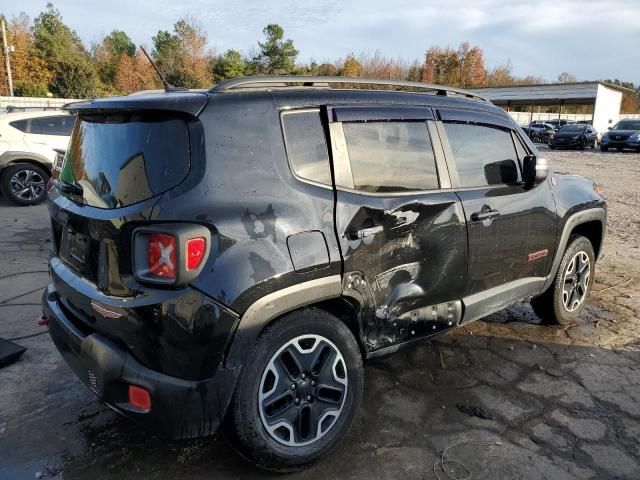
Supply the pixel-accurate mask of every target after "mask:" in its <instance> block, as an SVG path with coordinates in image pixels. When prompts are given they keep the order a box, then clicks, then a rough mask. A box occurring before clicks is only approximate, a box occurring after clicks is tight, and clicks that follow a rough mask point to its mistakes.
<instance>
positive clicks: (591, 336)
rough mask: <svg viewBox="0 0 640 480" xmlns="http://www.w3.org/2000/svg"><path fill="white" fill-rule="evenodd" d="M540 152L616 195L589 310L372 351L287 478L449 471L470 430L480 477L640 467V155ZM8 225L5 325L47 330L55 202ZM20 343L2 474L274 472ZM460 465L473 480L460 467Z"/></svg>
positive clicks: (1, 433) (3, 406) (525, 314)
mask: <svg viewBox="0 0 640 480" xmlns="http://www.w3.org/2000/svg"><path fill="white" fill-rule="evenodd" d="M543 151H544V153H545V154H546V155H547V156H548V157H549V158H551V159H552V161H553V164H554V167H555V168H556V170H557V171H568V172H571V173H576V174H581V175H586V176H589V177H591V178H593V179H594V180H595V181H596V182H598V183H599V184H601V185H602V187H603V191H604V193H605V195H606V196H607V198H608V201H609V228H608V237H607V240H606V243H605V248H604V258H603V259H602V261H601V263H599V265H598V269H597V273H596V282H595V284H594V288H593V294H592V296H591V298H590V300H589V303H588V305H587V309H586V313H585V315H584V316H583V318H582V319H581V320H580V321H579V322H578V323H577V324H575V325H572V326H570V327H548V326H541V325H538V321H537V319H536V318H535V316H534V315H533V313H532V311H531V308H530V307H529V306H528V305H527V304H520V305H516V306H513V307H510V308H508V309H506V310H504V311H502V312H499V313H498V314H495V315H492V316H490V317H487V318H485V319H483V320H482V321H478V322H475V323H473V324H471V325H469V326H467V327H465V328H462V329H458V330H456V331H454V332H451V333H450V334H447V335H444V336H441V337H439V338H438V339H436V340H434V341H433V342H431V343H428V344H424V345H420V346H418V347H416V348H413V349H411V350H407V351H404V352H403V353H400V354H398V355H396V356H393V357H390V358H387V359H384V360H377V361H374V362H369V363H368V364H367V366H366V369H365V375H366V386H365V395H364V401H363V406H362V413H361V415H360V417H359V418H358V420H357V422H356V425H355V427H354V429H353V430H352V432H351V433H350V434H349V436H348V437H347V439H346V440H345V441H344V442H343V444H342V445H341V448H339V449H338V450H337V451H336V453H335V454H334V455H333V456H332V457H331V458H328V459H326V460H324V461H321V462H320V463H318V464H317V465H315V466H314V467H312V468H310V469H309V470H307V471H305V472H304V473H300V474H292V475H290V476H288V478H291V479H298V478H304V479H305V480H313V479H325V478H345V479H347V478H349V479H351V478H354V479H355V478H375V479H405V478H406V479H437V478H440V479H444V478H448V477H445V475H444V473H443V472H442V470H441V467H439V466H437V465H436V466H435V467H434V463H435V462H436V461H437V460H438V459H440V458H441V454H442V451H443V450H444V449H445V448H446V447H448V446H451V445H455V444H458V443H460V442H472V443H464V444H462V445H457V446H454V447H452V448H451V449H449V450H448V451H447V458H453V459H457V460H458V461H460V462H462V463H463V464H464V465H465V466H466V468H468V469H469V470H470V472H471V474H472V475H473V478H474V479H496V478H505V479H506V478H522V479H541V478H548V479H553V480H557V479H571V478H580V479H586V478H598V479H609V478H611V479H614V478H617V479H633V480H636V479H638V478H640V441H639V438H640V281H639V280H638V278H640V208H639V205H640V201H639V199H640V198H639V193H638V190H637V185H638V184H640V155H638V154H628V153H607V154H602V153H599V152H597V151H596V152H591V151H587V152H564V151H562V152H560V151H548V150H546V149H543ZM0 225H2V228H1V229H0V254H1V255H2V259H3V261H2V262H0V337H4V338H13V337H17V336H24V335H30V334H33V333H39V332H41V331H43V327H38V326H37V325H36V324H35V319H36V317H37V316H38V315H39V314H40V308H39V302H40V292H41V289H42V288H43V287H44V285H45V284H46V283H47V281H48V278H47V274H46V256H47V250H48V248H49V247H48V220H47V215H46V209H45V208H44V207H43V206H39V207H31V208H21V209H18V208H15V207H12V206H9V205H7V204H6V203H5V202H4V200H2V199H1V198H0ZM625 282H626V283H625ZM621 284H622V285H621ZM18 343H20V344H22V345H24V346H26V347H28V349H29V350H28V351H27V352H26V353H25V355H24V356H23V358H22V359H21V360H20V361H19V362H17V363H16V364H14V365H11V366H9V367H5V368H2V369H0V479H2V480H4V479H31V478H35V477H36V476H38V477H45V478H47V477H56V476H63V477H64V478H67V479H121V478H126V479H163V480H164V479H174V478H176V479H177V478H180V479H184V478H189V479H200V478H229V479H231V478H233V479H236V478H243V479H249V478H271V477H272V476H271V475H268V474H266V473H263V472H259V471H257V470H255V469H254V468H253V467H251V466H250V465H248V464H247V463H246V462H244V461H243V460H242V459H241V458H239V457H238V456H237V455H236V454H235V453H234V452H233V451H232V450H231V449H230V448H229V446H228V445H227V442H226V440H225V438H224V436H223V435H216V436H213V437H211V438H206V439H199V440H191V441H176V442H167V441H165V440H163V439H162V438H158V437H156V436H153V435H151V434H149V433H148V432H146V431H144V430H141V429H140V428H138V427H137V426H136V425H135V424H132V423H131V422H129V421H127V420H124V419H121V418H119V417H118V416H117V415H115V414H114V413H113V412H112V411H110V410H109V409H107V408H105V407H104V406H102V405H101V404H100V403H99V402H98V401H96V400H95V399H94V398H93V396H92V394H91V393H90V392H89V391H88V390H87V389H86V388H85V387H84V386H83V385H82V384H81V383H80V381H79V380H78V379H77V378H76V377H75V375H73V373H72V372H71V371H70V369H69V368H68V367H67V365H66V364H65V363H64V361H63V360H62V359H61V357H60V355H59V354H58V353H57V351H56V350H55V348H54V347H53V345H52V343H51V341H50V339H49V337H48V335H39V336H36V337H31V338H27V339H23V340H20V341H19V342H18ZM447 466H448V467H449V468H450V469H453V468H455V469H457V474H458V477H454V478H461V477H464V473H465V472H464V468H463V467H462V465H460V464H453V463H448V464H447ZM434 470H435V471H436V472H438V473H439V477H437V476H436V475H435V474H434ZM450 473H452V472H450ZM452 474H453V473H452ZM273 478H282V477H281V476H273Z"/></svg>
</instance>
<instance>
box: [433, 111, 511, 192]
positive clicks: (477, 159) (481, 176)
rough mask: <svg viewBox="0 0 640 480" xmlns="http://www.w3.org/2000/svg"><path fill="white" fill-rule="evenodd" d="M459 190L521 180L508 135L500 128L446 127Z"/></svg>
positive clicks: (468, 125) (507, 132)
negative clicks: (458, 178) (457, 176)
mask: <svg viewBox="0 0 640 480" xmlns="http://www.w3.org/2000/svg"><path fill="white" fill-rule="evenodd" d="M444 128H445V130H446V132H447V138H448V139H449V144H450V145H451V150H452V152H453V156H454V158H455V162H456V165H457V167H458V175H459V177H460V184H461V186H462V187H483V186H487V185H499V184H503V183H515V182H518V181H520V180H521V176H520V172H519V170H518V165H517V163H518V162H517V158H518V157H517V155H516V150H515V147H514V145H513V140H512V139H511V133H510V132H509V131H508V130H504V129H501V128H495V127H488V126H483V125H472V124H463V123H445V124H444Z"/></svg>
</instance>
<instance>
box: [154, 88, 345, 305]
mask: <svg viewBox="0 0 640 480" xmlns="http://www.w3.org/2000/svg"><path fill="white" fill-rule="evenodd" d="M199 118H200V120H201V122H202V125H203V129H204V145H203V155H202V158H200V159H198V158H192V162H194V164H193V165H192V169H191V172H190V174H189V177H190V178H187V180H186V181H185V183H186V184H187V185H189V188H187V187H184V188H180V187H179V188H177V189H174V190H172V191H170V192H167V193H166V194H165V195H164V196H163V198H162V199H161V200H160V201H159V202H158V204H157V205H156V207H155V208H154V211H153V215H152V220H153V221H165V220H166V221H169V220H184V221H192V222H193V221H195V222H198V223H201V224H203V225H206V226H208V227H209V228H210V229H211V230H212V233H213V236H212V249H211V254H210V256H209V259H208V261H207V264H206V265H205V267H204V269H203V271H202V273H201V274H200V276H199V277H198V278H197V279H196V280H195V281H194V282H193V286H194V287H196V288H198V289H200V290H202V291H204V292H205V293H207V294H208V295H210V296H212V297H213V298H215V299H216V300H218V301H219V302H221V303H222V304H224V305H226V306H228V307H230V308H231V309H232V310H234V311H235V312H237V313H243V312H244V311H245V310H246V309H247V308H248V306H249V305H251V304H252V303H253V302H254V301H256V300H257V299H259V298H260V297H262V296H264V295H266V294H268V293H271V292H273V291H276V290H279V289H282V288H285V287H287V286H290V285H294V284H297V283H300V282H304V281H307V280H312V279H315V278H319V277H325V276H328V275H333V274H336V273H340V269H341V264H340V253H339V249H338V245H337V243H336V238H335V232H334V228H333V191H332V190H331V189H327V188H323V187H320V186H316V185H311V184H307V183H303V182H301V181H299V180H297V179H296V178H295V177H294V176H293V174H292V173H291V171H290V169H289V166H288V162H287V157H286V151H285V148H284V142H283V136H282V131H281V127H280V120H279V114H278V111H277V109H276V105H275V102H274V100H273V97H272V96H271V95H270V94H269V93H268V92H266V93H265V92H261V93H251V92H240V93H234V94H225V95H221V94H217V95H216V94H212V95H211V98H210V101H209V103H208V105H207V107H206V109H205V110H204V111H203V112H202V113H201V115H200V117H199ZM308 231H319V232H322V234H323V235H324V238H325V240H326V247H327V251H328V255H329V263H328V264H327V265H325V266H323V267H320V268H317V269H311V270H308V271H304V272H296V271H295V270H294V266H293V262H292V259H291V256H290V253H289V249H288V245H287V239H288V238H289V237H290V236H291V235H295V234H299V233H302V232H308Z"/></svg>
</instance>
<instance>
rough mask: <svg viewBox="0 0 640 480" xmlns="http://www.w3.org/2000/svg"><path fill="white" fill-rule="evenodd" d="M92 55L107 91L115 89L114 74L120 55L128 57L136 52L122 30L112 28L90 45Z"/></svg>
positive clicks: (115, 74)
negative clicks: (98, 40) (108, 32)
mask: <svg viewBox="0 0 640 480" xmlns="http://www.w3.org/2000/svg"><path fill="white" fill-rule="evenodd" d="M91 50H92V57H93V61H94V63H95V66H96V70H97V72H98V77H99V78H100V81H101V82H102V83H103V84H104V87H105V89H106V90H107V91H110V90H117V88H116V86H115V84H116V76H117V73H118V72H117V70H118V65H119V63H120V57H121V56H122V55H126V56H128V57H130V58H133V56H134V55H135V54H136V46H135V44H134V43H133V41H131V39H130V38H129V36H128V35H127V34H126V33H125V32H123V31H122V30H113V31H112V32H111V33H110V34H109V35H107V36H106V37H104V38H103V39H102V41H101V42H100V43H98V44H95V45H93V47H92V49H91Z"/></svg>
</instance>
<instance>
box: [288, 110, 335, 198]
mask: <svg viewBox="0 0 640 480" xmlns="http://www.w3.org/2000/svg"><path fill="white" fill-rule="evenodd" d="M308 112H317V113H318V114H319V116H320V124H321V126H322V131H323V133H324V136H325V144H326V147H327V157H328V163H329V181H330V182H331V183H330V184H327V183H322V182H318V181H316V180H311V179H309V178H304V177H301V176H300V175H298V174H297V173H296V171H295V169H294V168H293V165H292V164H291V155H290V152H289V148H288V144H287V134H286V133H285V128H284V121H283V117H284V116H285V115H290V114H296V113H308ZM278 117H279V121H280V132H281V133H282V143H283V145H284V153H285V156H286V157H287V165H288V166H289V172H291V174H292V175H293V177H294V178H295V179H296V180H298V181H300V182H303V183H307V184H309V185H313V186H316V187H320V188H324V189H327V190H333V183H334V180H333V172H332V171H331V151H330V149H331V146H330V145H329V144H328V142H327V132H326V130H325V125H324V124H325V122H324V119H323V118H322V110H321V109H320V107H303V108H287V109H281V110H280V114H279V115H278Z"/></svg>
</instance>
